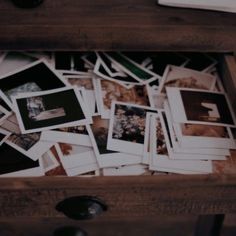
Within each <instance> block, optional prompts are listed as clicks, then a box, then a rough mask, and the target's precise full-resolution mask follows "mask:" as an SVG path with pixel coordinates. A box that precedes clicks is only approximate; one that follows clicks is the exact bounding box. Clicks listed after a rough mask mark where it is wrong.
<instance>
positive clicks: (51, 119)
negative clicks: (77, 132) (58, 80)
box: [14, 88, 90, 134]
mask: <svg viewBox="0 0 236 236" xmlns="http://www.w3.org/2000/svg"><path fill="white" fill-rule="evenodd" d="M62 97H63V99H61V98H62ZM14 107H15V111H16V115H17V119H18V122H19V125H20V129H21V132H22V133H24V134H26V133H31V132H39V131H42V130H48V129H55V128H61V127H70V126H78V125H85V124H88V123H90V119H89V117H86V115H87V113H86V108H85V105H84V103H83V100H82V97H81V95H80V93H79V92H78V91H77V90H76V89H74V88H62V89H56V90H51V91H44V92H38V93H28V94H27V95H21V96H18V97H14Z"/></svg>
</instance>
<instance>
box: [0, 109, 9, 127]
mask: <svg viewBox="0 0 236 236" xmlns="http://www.w3.org/2000/svg"><path fill="white" fill-rule="evenodd" d="M10 115H11V112H9V111H8V110H6V109H5V108H4V107H3V106H1V105H0V124H1V123H3V121H4V120H6V119H7V117H9V116H10Z"/></svg>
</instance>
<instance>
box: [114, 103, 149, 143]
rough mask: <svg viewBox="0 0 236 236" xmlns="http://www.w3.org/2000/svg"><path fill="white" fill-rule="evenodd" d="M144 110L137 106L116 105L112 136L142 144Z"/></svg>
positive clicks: (144, 119)
mask: <svg viewBox="0 0 236 236" xmlns="http://www.w3.org/2000/svg"><path fill="white" fill-rule="evenodd" d="M146 112H147V111H146V110H145V109H143V108H139V107H133V106H129V105H116V107H115V113H114V126H113V132H112V138H113V139H119V140H124V141H128V142H133V143H140V144H143V143H144V134H145V122H146Z"/></svg>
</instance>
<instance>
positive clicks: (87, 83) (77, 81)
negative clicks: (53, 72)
mask: <svg viewBox="0 0 236 236" xmlns="http://www.w3.org/2000/svg"><path fill="white" fill-rule="evenodd" d="M66 79H67V81H68V82H69V84H71V85H72V86H77V87H84V88H85V89H86V90H93V89H94V88H93V81H92V76H91V77H84V78H83V77H82V76H81V77H73V76H70V77H69V76H67V77H66Z"/></svg>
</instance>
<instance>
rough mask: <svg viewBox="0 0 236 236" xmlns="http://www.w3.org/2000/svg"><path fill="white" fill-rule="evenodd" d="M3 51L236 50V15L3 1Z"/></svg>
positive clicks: (143, 1)
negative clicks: (17, 4) (26, 5)
mask: <svg viewBox="0 0 236 236" xmlns="http://www.w3.org/2000/svg"><path fill="white" fill-rule="evenodd" d="M0 32H1V37H0V49H4V50H8V49H10V50H13V49H14V50H23V49H25V50H40V49H43V50H95V49H99V50H117V49H119V50H172V51H176V50H194V51H232V50H236V45H235V39H236V14H230V13H223V12H210V11H199V10H186V9H177V8H168V7H163V6H157V4H156V3H155V1H153V0H128V1H122V0H114V1H105V0H96V1H93V0H87V1H83V0H77V1H73V0H60V1H58V0H50V1H44V3H43V4H42V5H41V6H39V7H38V8H35V9H30V10H29V9H27V10H25V9H18V8H16V7H15V6H13V5H12V3H11V1H8V0H2V1H0Z"/></svg>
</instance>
